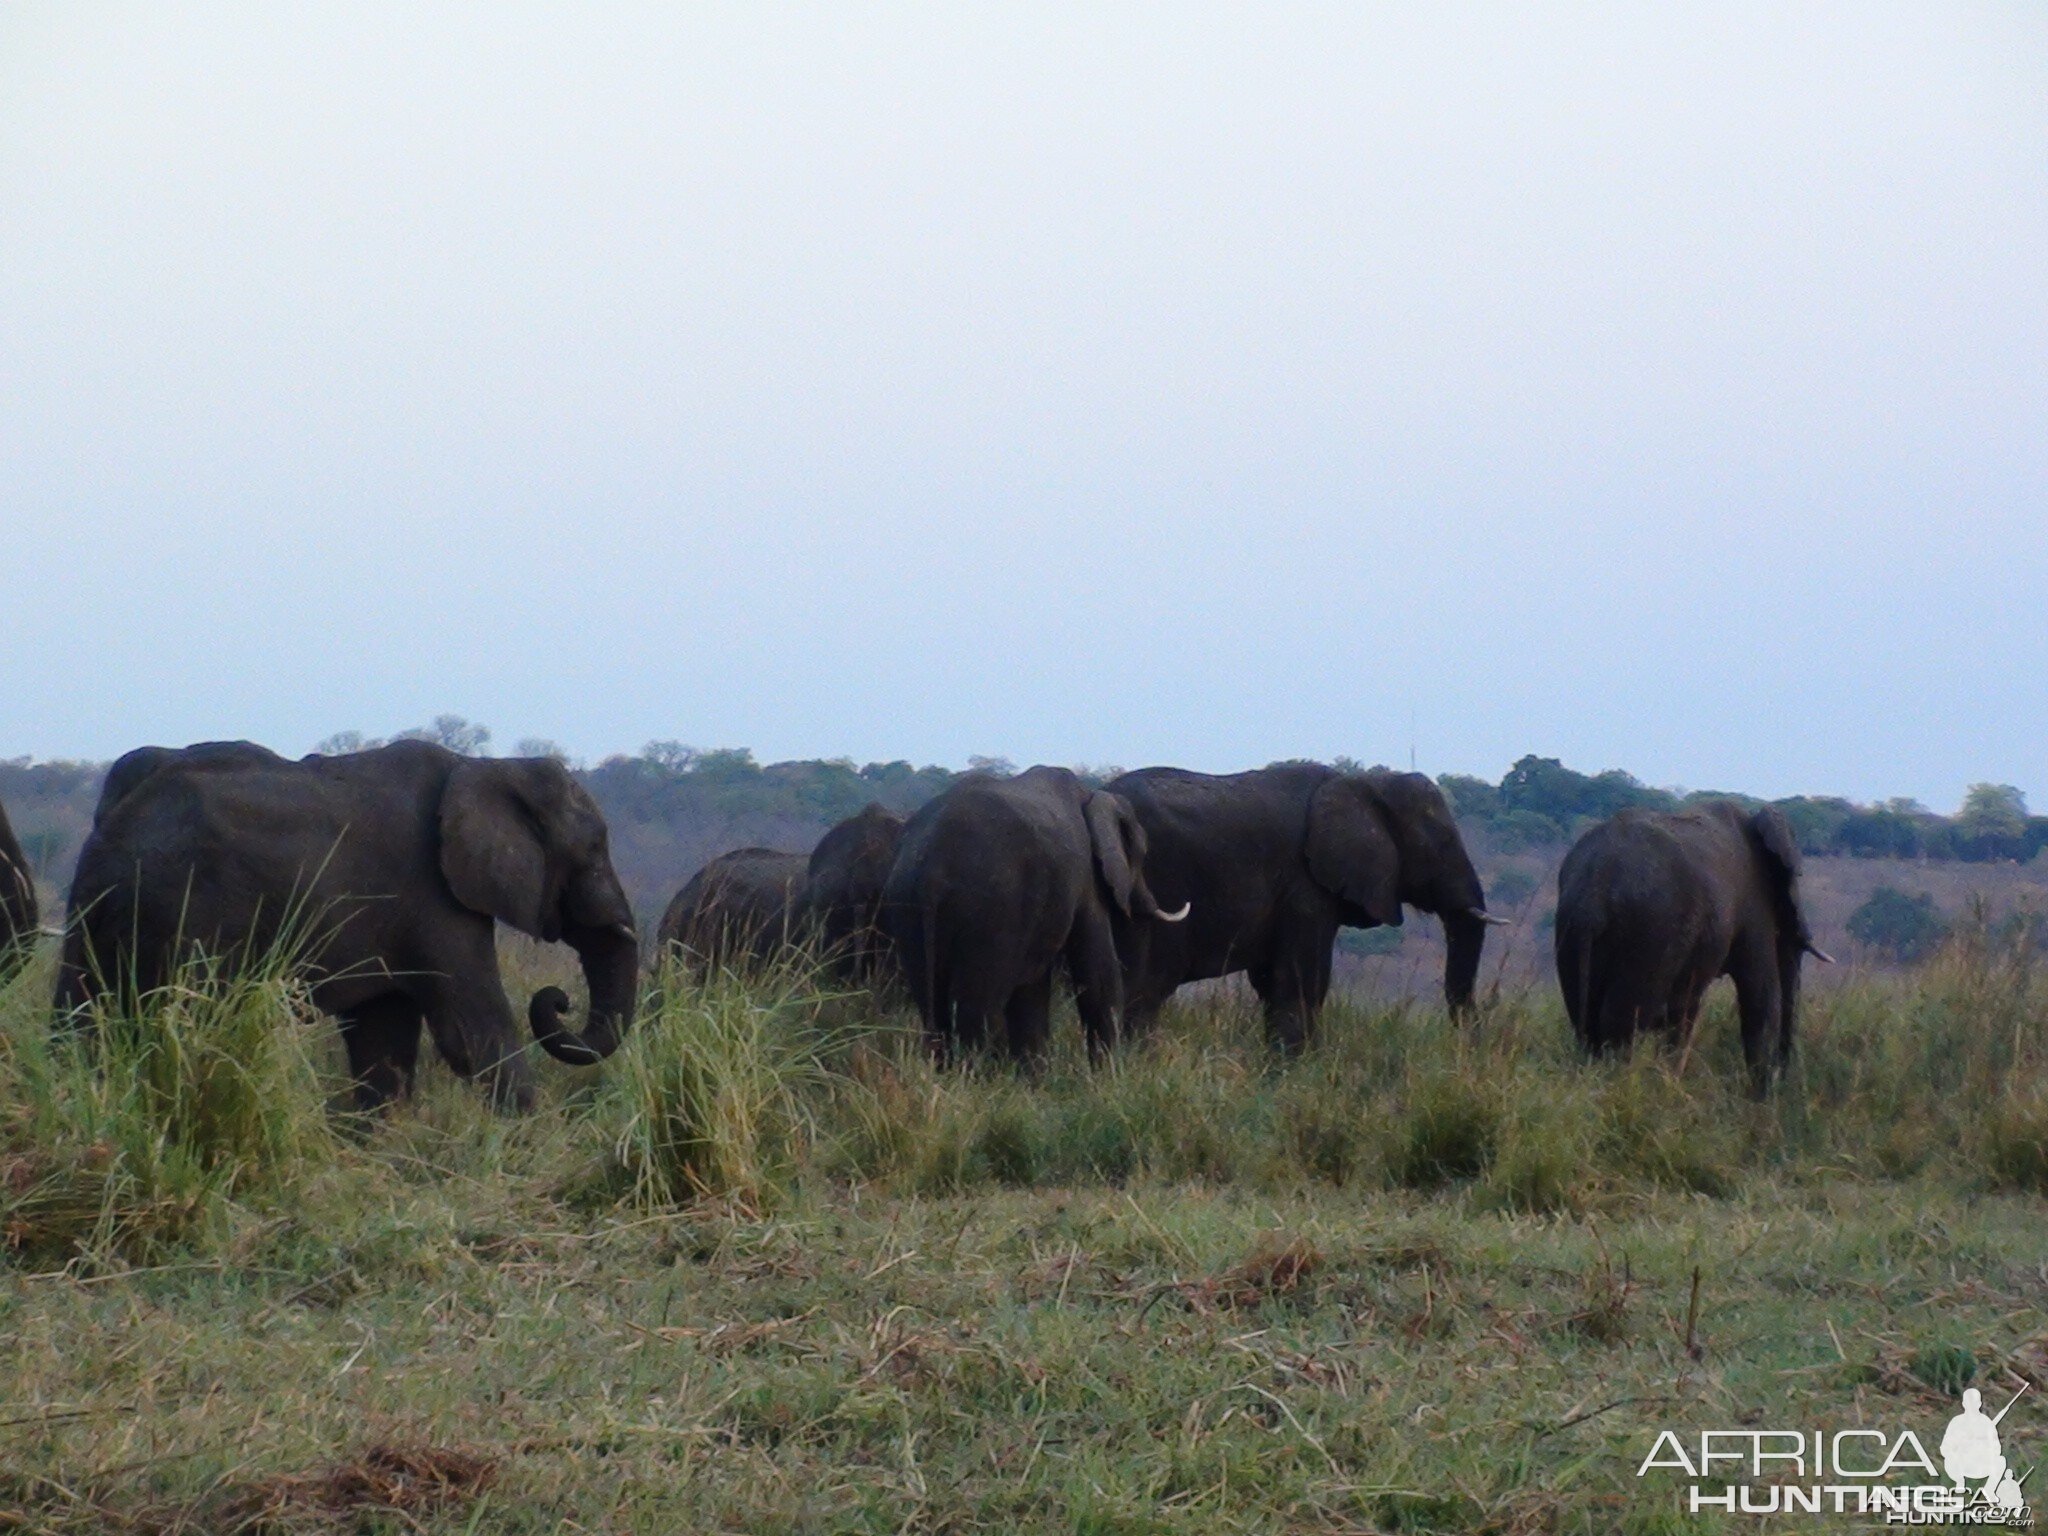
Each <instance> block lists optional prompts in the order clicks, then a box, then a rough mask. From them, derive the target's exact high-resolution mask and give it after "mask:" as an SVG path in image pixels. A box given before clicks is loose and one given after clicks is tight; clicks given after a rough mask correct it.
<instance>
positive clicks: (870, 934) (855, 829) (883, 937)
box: [804, 804, 903, 985]
mask: <svg viewBox="0 0 2048 1536" xmlns="http://www.w3.org/2000/svg"><path fill="white" fill-rule="evenodd" d="M902 843H903V818H902V817H901V816H898V815H897V814H896V813H895V812H894V811H891V810H888V809H886V808H884V807H882V806H880V805H874V804H870V805H868V806H867V807H866V808H865V809H863V810H861V811H860V812H858V813H857V814H855V815H852V816H849V817H847V818H846V820H844V821H842V822H840V823H839V825H838V826H836V827H834V828H833V829H832V830H831V831H829V832H827V833H826V834H825V835H824V837H822V838H820V839H819V841H818V846H817V847H816V848H815V849H813V850H812V851H811V859H810V863H809V865H808V866H807V867H806V869H805V872H804V914H805V917H806V919H807V920H808V922H809V924H810V926H811V930H812V932H814V933H815V934H816V935H817V939H818V942H819V943H820V944H822V945H823V946H824V949H825V953H826V954H827V955H828V956H830V957H831V961H832V964H833V965H834V966H836V967H837V968H838V969H839V971H840V973H841V974H842V975H844V976H845V977H846V978H847V979H848V980H851V981H855V982H859V983H861V984H862V985H872V984H874V983H876V982H878V981H880V980H881V979H882V978H883V977H884V976H885V975H887V974H888V973H889V970H890V963H891V961H892V959H893V956H892V954H891V952H890V947H889V940H888V935H887V934H886V933H885V932H884V931H883V929H882V890H883V887H884V886H886V885H887V884H888V882H889V871H890V870H891V869H892V868H894V867H895V864H896V853H897V850H898V849H899V848H900V847H901V846H902Z"/></svg>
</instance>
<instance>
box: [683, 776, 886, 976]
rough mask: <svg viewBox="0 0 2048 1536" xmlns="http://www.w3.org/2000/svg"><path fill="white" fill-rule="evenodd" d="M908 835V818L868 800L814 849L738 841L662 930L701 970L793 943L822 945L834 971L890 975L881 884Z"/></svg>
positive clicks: (770, 954)
mask: <svg viewBox="0 0 2048 1536" xmlns="http://www.w3.org/2000/svg"><path fill="white" fill-rule="evenodd" d="M902 839H903V818H902V817H900V816H898V815H897V814H896V813H895V812H894V811H890V810H886V809H884V808H883V807H882V806H880V805H874V804H870V805H868V806H867V807H866V808H864V809H863V810H861V811H859V812H858V813H856V814H855V815H852V816H849V817H847V818H846V820H844V821H842V822H840V823H838V824H837V825H836V826H834V827H832V828H831V829H830V830H829V831H827V832H826V834H825V835H824V837H822V838H821V839H819V841H818V845H817V847H816V848H814V849H812V850H811V852H810V853H809V854H808V855H806V854H801V853H783V852H781V851H780V850H778V849H774V848H735V849H733V850H732V851H731V852H730V853H721V854H720V855H719V856H718V857H717V858H715V859H713V860H711V861H710V862H709V863H708V864H706V865H705V866H704V867H703V868H702V869H700V870H698V871H697V873H696V874H694V875H692V876H691V877H690V879H689V881H688V882H687V883H686V884H685V885H684V886H683V888H682V889H681V890H680V891H677V892H676V894H675V897H674V898H673V899H672V900H671V901H670V902H669V904H668V909H667V910H666V911H665V912H663V913H662V916H661V923H660V925H659V926H658V928H657V929H656V932H655V942H656V944H657V946H659V948H660V950H662V951H666V950H668V949H671V948H673V949H678V950H680V951H681V952H682V953H683V955H684V956H685V957H686V958H687V959H688V961H689V962H690V964H691V965H692V966H694V967H696V968H697V969H699V970H710V969H715V968H717V967H720V966H727V965H738V966H740V967H742V968H752V967H757V966H760V965H762V964H765V963H768V962H770V961H773V960H774V959H775V958H776V957H778V956H779V955H781V954H783V953H784V952H785V951H786V950H788V949H790V948H793V947H794V948H805V947H814V948H815V950H816V952H817V953H819V954H822V955H823V956H824V957H825V959H826V960H827V962H828V963H829V964H830V966H831V967H832V969H833V971H834V972H835V973H837V974H838V975H840V976H842V977H844V978H845V979H847V980H849V981H853V982H856V983H858V984H860V985H863V986H866V985H870V984H872V983H874V982H876V981H878V980H879V979H881V977H882V976H883V975H884V974H886V969H887V960H888V946H887V940H886V938H885V937H883V935H882V934H881V932H880V928H879V923H880V910H881V904H882V886H883V883H884V882H885V881H887V880H888V878H889V869H890V866H891V865H892V864H894V863H895V861H896V847H897V844H898V843H900V842H901V841H902Z"/></svg>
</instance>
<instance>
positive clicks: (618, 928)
mask: <svg viewBox="0 0 2048 1536" xmlns="http://www.w3.org/2000/svg"><path fill="white" fill-rule="evenodd" d="M612 932H613V933H615V934H617V935H618V936H619V937H620V938H622V939H624V940H625V941H626V942H627V943H628V944H638V943H639V942H640V935H639V934H637V933H635V932H634V931H633V925H632V924H631V923H613V924H612Z"/></svg>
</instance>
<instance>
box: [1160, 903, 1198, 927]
mask: <svg viewBox="0 0 2048 1536" xmlns="http://www.w3.org/2000/svg"><path fill="white" fill-rule="evenodd" d="M1194 905H1195V904H1194V903H1193V902H1192V901H1184V902H1182V903H1181V904H1180V910H1179V911H1178V912H1161V913H1159V914H1158V916H1159V921H1161V922H1162V923H1182V922H1186V921H1187V916H1188V913H1189V912H1190V911H1191V910H1193V908H1194Z"/></svg>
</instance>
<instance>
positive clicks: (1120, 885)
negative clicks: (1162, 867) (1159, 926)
mask: <svg viewBox="0 0 2048 1536" xmlns="http://www.w3.org/2000/svg"><path fill="white" fill-rule="evenodd" d="M1082 810H1083V814H1085V815H1086V817H1087V819H1088V840H1089V842H1090V843H1091V844H1092V845H1093V846H1094V849H1095V872H1096V874H1097V875H1098V876H1099V877H1100V878H1101V880H1102V883H1103V885H1104V886H1105V887H1106V888H1107V889H1108V891H1109V896H1110V900H1111V901H1112V902H1113V903H1115V905H1116V909H1117V911H1119V912H1121V913H1122V914H1123V915H1124V916H1125V917H1130V916H1132V915H1133V914H1134V913H1135V914H1136V915H1137V916H1139V917H1156V918H1158V919H1159V921H1161V922H1162V923H1177V922H1180V921H1181V920H1182V919H1184V918H1185V917H1186V916H1187V915H1188V903H1186V902H1182V903H1181V907H1180V910H1179V911H1178V912H1162V911H1161V910H1160V908H1159V902H1158V899H1157V898H1156V897H1154V896H1153V894H1152V888H1151V887H1150V886H1149V885H1147V884H1146V883H1145V852H1146V837H1145V828H1144V826H1143V825H1142V824H1141V823H1140V822H1139V820H1138V813H1137V812H1136V811H1134V810H1132V809H1131V802H1130V801H1128V800H1126V799H1125V798H1124V797H1123V796H1122V795H1114V794H1111V793H1110V792H1109V791H1108V790H1102V789H1097V790H1091V791H1089V792H1088V797H1087V799H1086V801H1085V802H1083V806H1082Z"/></svg>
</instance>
